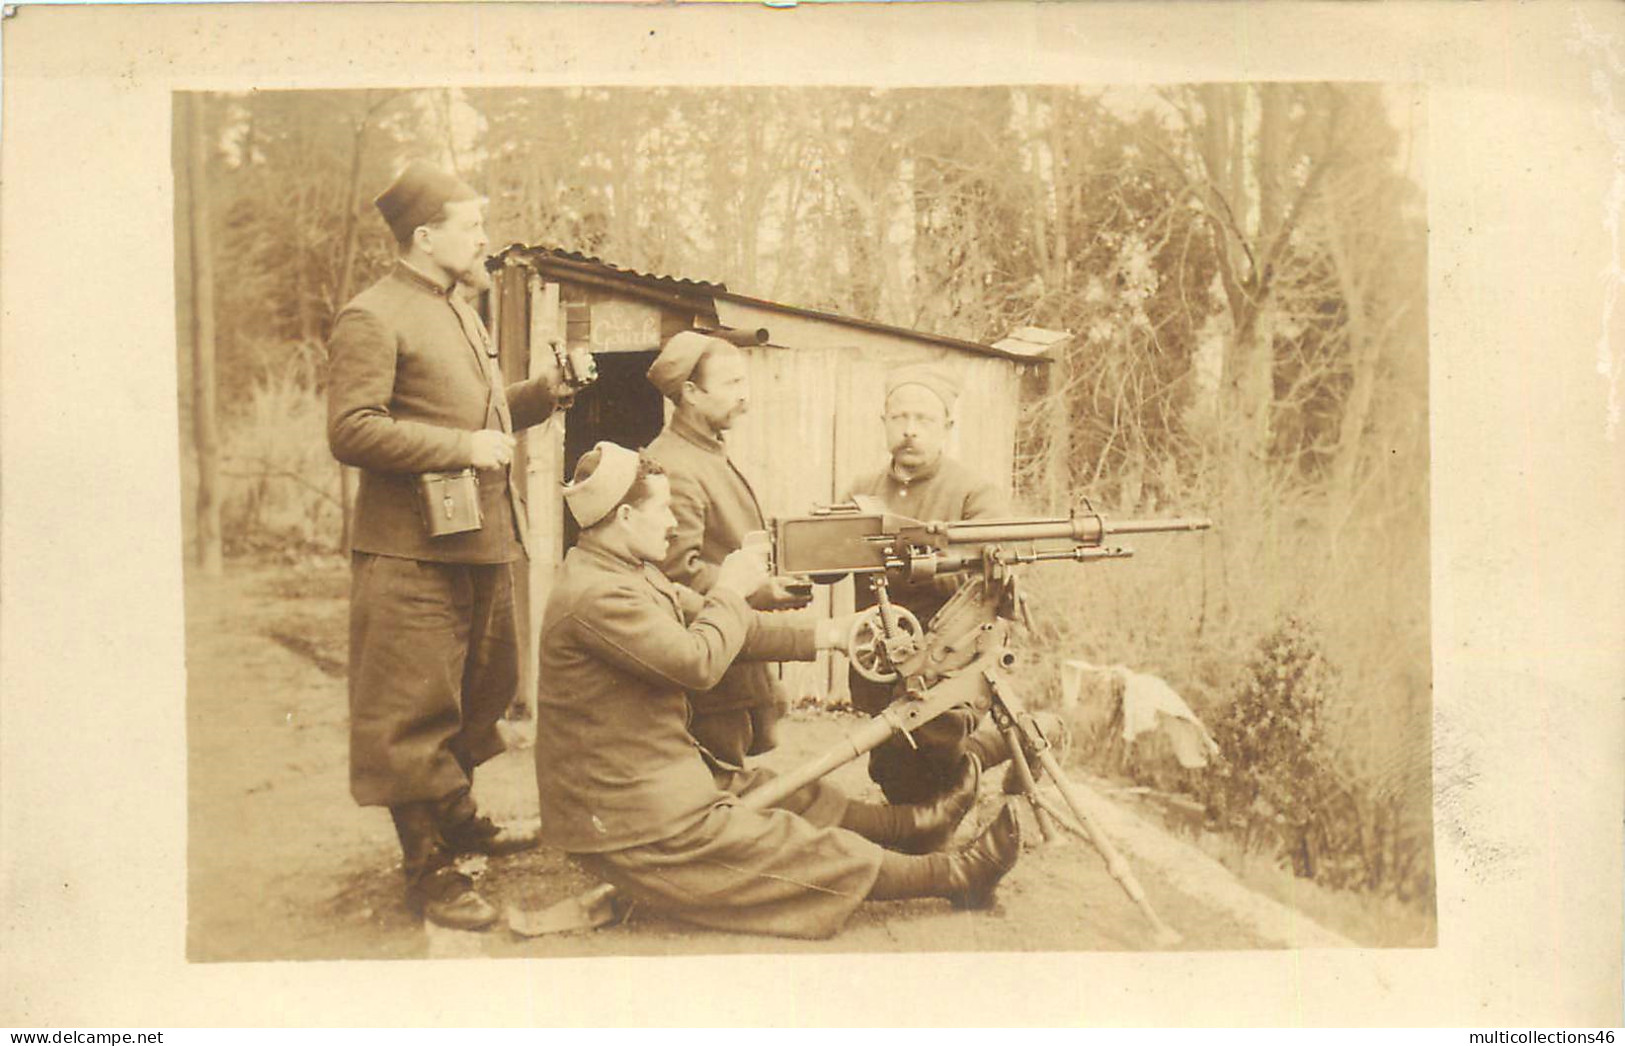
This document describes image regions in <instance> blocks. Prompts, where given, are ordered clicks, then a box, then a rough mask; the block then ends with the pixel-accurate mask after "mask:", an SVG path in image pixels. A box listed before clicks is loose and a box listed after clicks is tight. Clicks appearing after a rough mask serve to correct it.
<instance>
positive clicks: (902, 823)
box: [841, 755, 982, 854]
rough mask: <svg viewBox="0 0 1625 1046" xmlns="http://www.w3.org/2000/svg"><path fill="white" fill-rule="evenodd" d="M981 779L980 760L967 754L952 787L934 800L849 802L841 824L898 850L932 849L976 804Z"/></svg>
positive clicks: (939, 845)
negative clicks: (900, 802) (915, 801)
mask: <svg viewBox="0 0 1625 1046" xmlns="http://www.w3.org/2000/svg"><path fill="white" fill-rule="evenodd" d="M981 779H982V776H981V764H980V763H979V762H977V760H976V757H975V756H969V755H967V756H966V757H965V758H964V759H963V760H962V761H961V763H960V773H959V779H958V780H957V781H956V782H955V783H954V786H953V788H952V789H951V790H950V791H948V792H947V793H946V794H944V795H942V796H940V797H939V798H937V799H936V800H934V801H932V802H929V803H916V804H913V805H906V806H905V805H895V806H894V805H890V804H881V803H859V802H851V803H848V804H847V807H846V812H845V813H844V814H842V815H841V827H842V828H845V829H847V830H848V831H852V832H856V833H857V834H859V835H861V836H863V837H864V838H865V839H868V840H869V841H870V842H875V843H879V844H880V845H881V846H884V847H886V848H887V849H888V850H895V851H897V852H898V853H905V854H927V853H933V852H935V851H937V850H940V849H942V848H943V846H945V845H947V842H948V840H949V839H950V838H952V837H953V834H954V829H955V828H958V827H959V822H960V821H963V820H964V819H965V815H966V814H967V813H969V812H970V809H971V807H972V806H975V805H976V786H977V785H978V784H979V783H980V782H981Z"/></svg>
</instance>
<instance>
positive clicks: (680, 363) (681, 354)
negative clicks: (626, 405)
mask: <svg viewBox="0 0 1625 1046" xmlns="http://www.w3.org/2000/svg"><path fill="white" fill-rule="evenodd" d="M719 347H720V348H724V349H732V348H733V344H732V343H731V342H727V341H724V340H722V339H721V338H713V337H711V336H710V335H709V334H701V333H700V332H699V331H681V332H679V333H677V334H673V335H672V336H671V337H670V338H669V339H667V341H666V344H665V347H663V348H662V349H661V350H660V355H658V356H656V357H655V361H654V362H653V363H651V364H649V384H651V385H653V386H654V387H655V388H657V389H659V390H660V394H661V395H662V396H665V397H667V398H670V397H672V396H675V395H677V392H678V390H680V389H681V388H682V387H683V382H685V381H687V380H688V379H689V375H691V374H693V373H694V368H695V367H696V366H698V365H699V362H700V357H701V356H703V355H705V351H706V350H707V349H714V348H719Z"/></svg>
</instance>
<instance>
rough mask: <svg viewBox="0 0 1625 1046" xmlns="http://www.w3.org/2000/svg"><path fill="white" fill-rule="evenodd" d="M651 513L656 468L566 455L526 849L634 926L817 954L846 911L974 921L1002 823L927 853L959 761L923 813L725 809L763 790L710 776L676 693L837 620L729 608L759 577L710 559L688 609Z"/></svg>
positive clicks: (994, 875)
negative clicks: (644, 921) (893, 906)
mask: <svg viewBox="0 0 1625 1046" xmlns="http://www.w3.org/2000/svg"><path fill="white" fill-rule="evenodd" d="M670 500H671V493H670V488H669V486H668V483H667V480H666V478H665V476H664V475H663V474H662V473H661V471H660V467H659V466H658V465H657V464H655V463H654V462H653V461H651V460H650V459H648V458H646V457H643V456H642V455H639V454H637V453H636V452H634V451H630V450H627V449H625V448H624V447H620V446H617V445H615V444H613V443H599V444H598V445H597V446H596V447H594V448H593V449H592V450H590V451H588V452H587V453H586V454H584V455H582V457H581V461H580V462H579V463H578V464H577V466H576V470H575V476H574V481H573V482H572V483H571V484H570V485H569V486H568V487H566V488H565V501H566V503H567V504H568V505H569V507H570V511H571V513H572V514H573V515H574V516H575V518H576V520H577V522H579V523H580V524H581V527H582V532H581V538H580V541H579V542H578V544H577V545H576V547H575V548H573V549H571V550H570V552H569V554H568V555H567V556H566V557H565V561H564V565H563V567H562V568H561V570H560V572H559V575H558V577H557V580H556V581H555V583H554V589H553V593H552V595H551V597H550V598H549V599H548V602H547V609H546V613H545V616H544V618H543V622H542V637H541V673H540V675H541V678H542V680H543V681H544V682H543V683H542V688H541V693H540V697H539V707H538V717H539V719H540V721H542V722H545V723H547V724H548V729H547V730H545V731H542V732H541V734H540V736H539V737H538V738H537V742H536V781H537V788H538V792H539V795H540V805H541V815H542V825H543V834H544V839H545V841H546V842H548V843H550V844H551V845H553V846H556V847H558V848H560V849H562V850H564V851H566V852H567V853H570V854H571V855H572V856H574V857H575V858H576V859H577V860H578V861H579V862H580V863H582V864H583V865H584V866H585V867H586V868H587V869H588V870H590V871H592V872H593V873H595V874H597V875H599V876H600V877H602V878H603V879H605V880H607V881H608V882H610V883H612V884H614V885H615V886H616V887H617V888H619V889H620V890H621V891H622V892H623V893H624V894H626V895H627V896H628V897H630V898H631V899H633V900H635V901H639V902H641V903H644V904H647V905H648V906H649V907H650V908H651V909H653V910H656V911H659V912H661V913H663V914H665V915H668V916H670V917H673V918H676V919H680V920H683V921H685V922H689V923H693V924H696V925H699V926H706V927H712V928H715V929H721V930H731V931H735V932H745V933H762V934H774V935H778V936H786V937H828V936H831V935H833V934H834V933H836V932H837V931H838V930H839V929H840V928H841V926H842V925H843V924H844V923H845V922H846V919H847V917H848V916H850V915H851V914H852V912H853V911H854V910H855V909H856V908H857V906H858V905H859V904H860V903H862V902H863V901H864V900H900V899H903V898H913V897H940V898H946V899H947V900H949V901H951V902H952V903H953V904H955V905H956V906H959V907H966V908H978V907H986V906H988V905H989V904H991V903H992V898H993V891H994V888H995V886H996V885H997V884H998V882H999V880H1000V879H1001V878H1002V877H1003V876H1004V875H1005V873H1006V872H1008V871H1009V870H1010V869H1011V868H1012V867H1014V866H1015V863H1016V858H1017V856H1018V855H1019V853H1020V849H1021V839H1020V831H1019V828H1018V825H1017V822H1016V819H1015V816H1014V811H1013V810H1011V809H1010V808H1009V807H1008V806H1007V807H1006V808H1005V810H1004V811H1003V812H1002V813H1001V814H1000V815H999V817H998V818H996V819H995V820H994V821H993V823H992V824H991V825H990V826H989V827H988V828H987V830H985V831H984V832H983V833H982V834H981V836H980V837H978V838H977V839H976V840H975V841H974V842H972V843H970V844H969V845H967V846H964V847H963V848H961V849H958V850H955V851H952V852H946V853H938V852H931V851H936V850H940V849H941V848H942V847H943V846H945V845H946V844H947V843H948V841H949V840H950V839H951V838H952V836H953V833H954V830H955V829H956V828H957V827H958V825H959V823H960V821H961V820H963V819H964V817H965V814H966V813H967V812H968V811H969V810H970V808H971V807H972V806H973V805H974V803H975V800H976V789H977V784H978V782H979V779H980V764H979V763H978V762H977V761H976V759H975V758H973V757H967V758H966V759H965V760H964V762H963V764H962V766H961V769H960V772H959V775H958V779H957V781H956V782H955V784H954V786H953V788H952V789H951V790H949V791H948V792H947V793H946V794H944V795H943V796H941V797H940V798H938V799H936V800H935V801H933V802H931V803H924V804H918V805H912V806H886V805H879V804H870V803H861V802H857V801H855V800H851V799H848V798H847V797H846V796H845V795H843V794H842V793H841V792H840V791H839V790H838V789H836V788H834V787H833V786H831V785H830V784H828V783H826V782H823V781H818V782H814V783H813V784H811V785H808V786H807V787H805V788H803V789H801V790H800V791H798V792H795V793H793V794H792V795H791V796H790V797H789V798H787V799H785V800H784V801H782V802H781V803H780V804H778V805H777V806H776V807H773V808H770V809H767V810H752V809H748V808H745V807H742V806H740V805H739V804H738V802H737V800H738V797H739V796H740V795H742V794H744V793H746V792H748V791H749V790H750V789H751V788H753V787H756V786H758V785H760V784H762V783H764V782H765V781H767V780H769V779H771V777H772V774H771V772H770V771H767V770H765V769H756V770H750V771H737V770H734V769H731V768H727V767H722V766H719V765H717V764H716V763H715V762H713V761H709V760H708V759H707V758H706V755H705V752H704V750H703V749H701V748H700V747H699V746H698V745H697V744H696V743H695V742H694V740H693V738H692V737H691V736H690V735H689V733H688V730H687V727H686V723H687V719H688V715H689V707H688V701H687V698H686V696H685V692H686V691H703V690H706V689H708V688H709V687H711V686H713V685H714V684H715V683H716V681H717V680H718V679H719V678H720V677H721V676H722V674H723V672H725V671H726V670H727V669H728V666H729V665H731V664H732V663H733V662H734V661H735V660H736V659H738V658H744V659H748V660H767V661H792V660H800V661H809V660H812V659H813V657H814V656H815V655H816V652H817V651H818V650H820V649H840V648H841V646H842V644H843V641H844V637H845V635H846V631H847V629H846V627H845V626H846V625H847V624H848V622H846V621H827V620H826V621H821V622H817V623H816V624H814V623H785V622H783V621H782V620H775V619H774V618H773V617H772V616H770V615H766V614H762V613H759V612H757V611H754V610H752V609H751V608H750V607H749V606H747V605H746V603H745V594H746V593H749V592H752V591H755V590H756V588H757V587H758V586H760V585H761V583H762V582H763V581H765V580H766V578H767V564H766V560H765V557H764V556H763V555H762V554H761V553H760V552H758V551H755V550H741V551H739V552H735V553H733V554H732V555H730V556H728V557H727V558H726V559H725V560H724V561H723V562H722V565H721V567H720V568H719V571H718V574H717V578H716V581H715V583H714V585H713V587H712V588H711V590H710V591H709V592H708V593H707V594H706V595H705V596H700V595H699V594H698V593H695V592H693V591H692V590H690V589H688V588H685V587H683V586H682V585H679V584H676V583H674V582H671V581H669V580H668V579H667V578H666V577H665V576H664V575H663V574H662V573H661V572H660V571H659V569H658V568H657V567H656V566H655V564H658V563H659V562H660V561H661V560H662V559H663V558H664V557H665V554H666V550H667V547H668V544H669V542H670V540H671V534H672V532H673V531H674V529H675V527H676V521H675V519H674V517H673V515H672V512H671V509H670ZM895 850H906V851H910V852H911V853H912V854H918V855H919V856H911V855H906V854H904V853H898V852H894V851H895Z"/></svg>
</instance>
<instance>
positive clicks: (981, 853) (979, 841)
mask: <svg viewBox="0 0 1625 1046" xmlns="http://www.w3.org/2000/svg"><path fill="white" fill-rule="evenodd" d="M1020 856H1021V822H1020V821H1018V820H1017V819H1016V809H1015V807H1014V806H1012V805H1010V804H1009V803H1005V804H1004V809H1003V810H1002V811H1000V813H999V816H998V817H995V818H994V819H993V823H992V824H990V825H988V826H987V829H986V830H985V831H983V832H982V834H981V835H979V836H977V837H976V841H975V842H973V843H971V844H970V845H969V846H967V847H965V848H964V849H962V850H960V851H959V852H958V853H954V854H950V855H949V856H948V882H949V887H948V893H947V896H948V900H949V901H951V902H952V903H953V906H954V907H955V908H991V907H992V906H993V890H994V888H995V887H997V886H998V885H999V880H1000V879H1003V878H1004V876H1005V874H1006V873H1007V872H1009V871H1010V869H1012V868H1014V867H1015V866H1016V859H1017V858H1019V857H1020Z"/></svg>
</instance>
